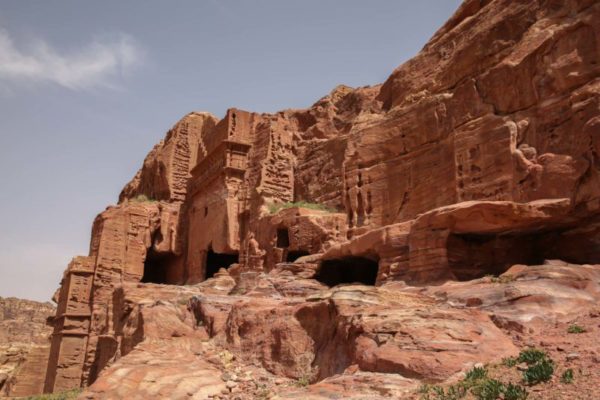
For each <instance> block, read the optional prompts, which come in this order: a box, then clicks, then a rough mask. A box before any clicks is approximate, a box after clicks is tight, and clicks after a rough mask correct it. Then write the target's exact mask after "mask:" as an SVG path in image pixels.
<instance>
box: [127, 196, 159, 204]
mask: <svg viewBox="0 0 600 400" xmlns="http://www.w3.org/2000/svg"><path fill="white" fill-rule="evenodd" d="M132 201H135V202H137V203H152V202H155V201H156V200H154V199H152V198H150V197H148V196H146V195H145V194H138V195H137V196H135V197H134V198H133V199H132Z"/></svg>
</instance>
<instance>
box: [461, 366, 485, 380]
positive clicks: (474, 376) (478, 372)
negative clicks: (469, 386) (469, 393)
mask: <svg viewBox="0 0 600 400" xmlns="http://www.w3.org/2000/svg"><path fill="white" fill-rule="evenodd" d="M486 377H487V369H485V368H483V367H475V368H472V369H471V370H469V371H467V374H466V376H465V380H466V381H471V382H473V381H478V380H480V379H484V378H486Z"/></svg>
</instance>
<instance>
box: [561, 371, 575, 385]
mask: <svg viewBox="0 0 600 400" xmlns="http://www.w3.org/2000/svg"><path fill="white" fill-rule="evenodd" d="M560 381H561V382H562V383H573V370H572V369H571V368H569V369H567V370H566V371H565V372H563V373H562V375H561V377H560Z"/></svg>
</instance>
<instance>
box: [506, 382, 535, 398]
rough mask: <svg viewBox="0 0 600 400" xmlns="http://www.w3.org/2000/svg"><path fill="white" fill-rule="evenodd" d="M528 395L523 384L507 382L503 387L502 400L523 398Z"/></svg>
mask: <svg viewBox="0 0 600 400" xmlns="http://www.w3.org/2000/svg"><path fill="white" fill-rule="evenodd" d="M528 396H529V393H527V390H526V389H525V388H524V387H523V386H519V385H513V384H512V383H509V384H508V385H506V386H505V387H504V400H525V399H526V398H527V397H528Z"/></svg>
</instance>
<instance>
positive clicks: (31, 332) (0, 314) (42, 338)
mask: <svg viewBox="0 0 600 400" xmlns="http://www.w3.org/2000/svg"><path fill="white" fill-rule="evenodd" d="M55 312H56V311H55V307H54V306H53V305H52V304H51V303H40V302H37V301H31V300H22V299H17V298H14V297H8V298H3V297H0V397H2V396H8V395H11V396H20V395H28V394H33V393H40V392H41V390H42V387H43V384H44V381H43V380H44V376H40V375H43V374H40V371H44V370H45V366H46V364H47V362H48V351H49V349H50V341H49V338H50V333H51V332H52V328H51V327H50V326H49V325H47V323H46V322H47V319H48V318H49V317H51V316H52V315H54V313H55Z"/></svg>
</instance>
